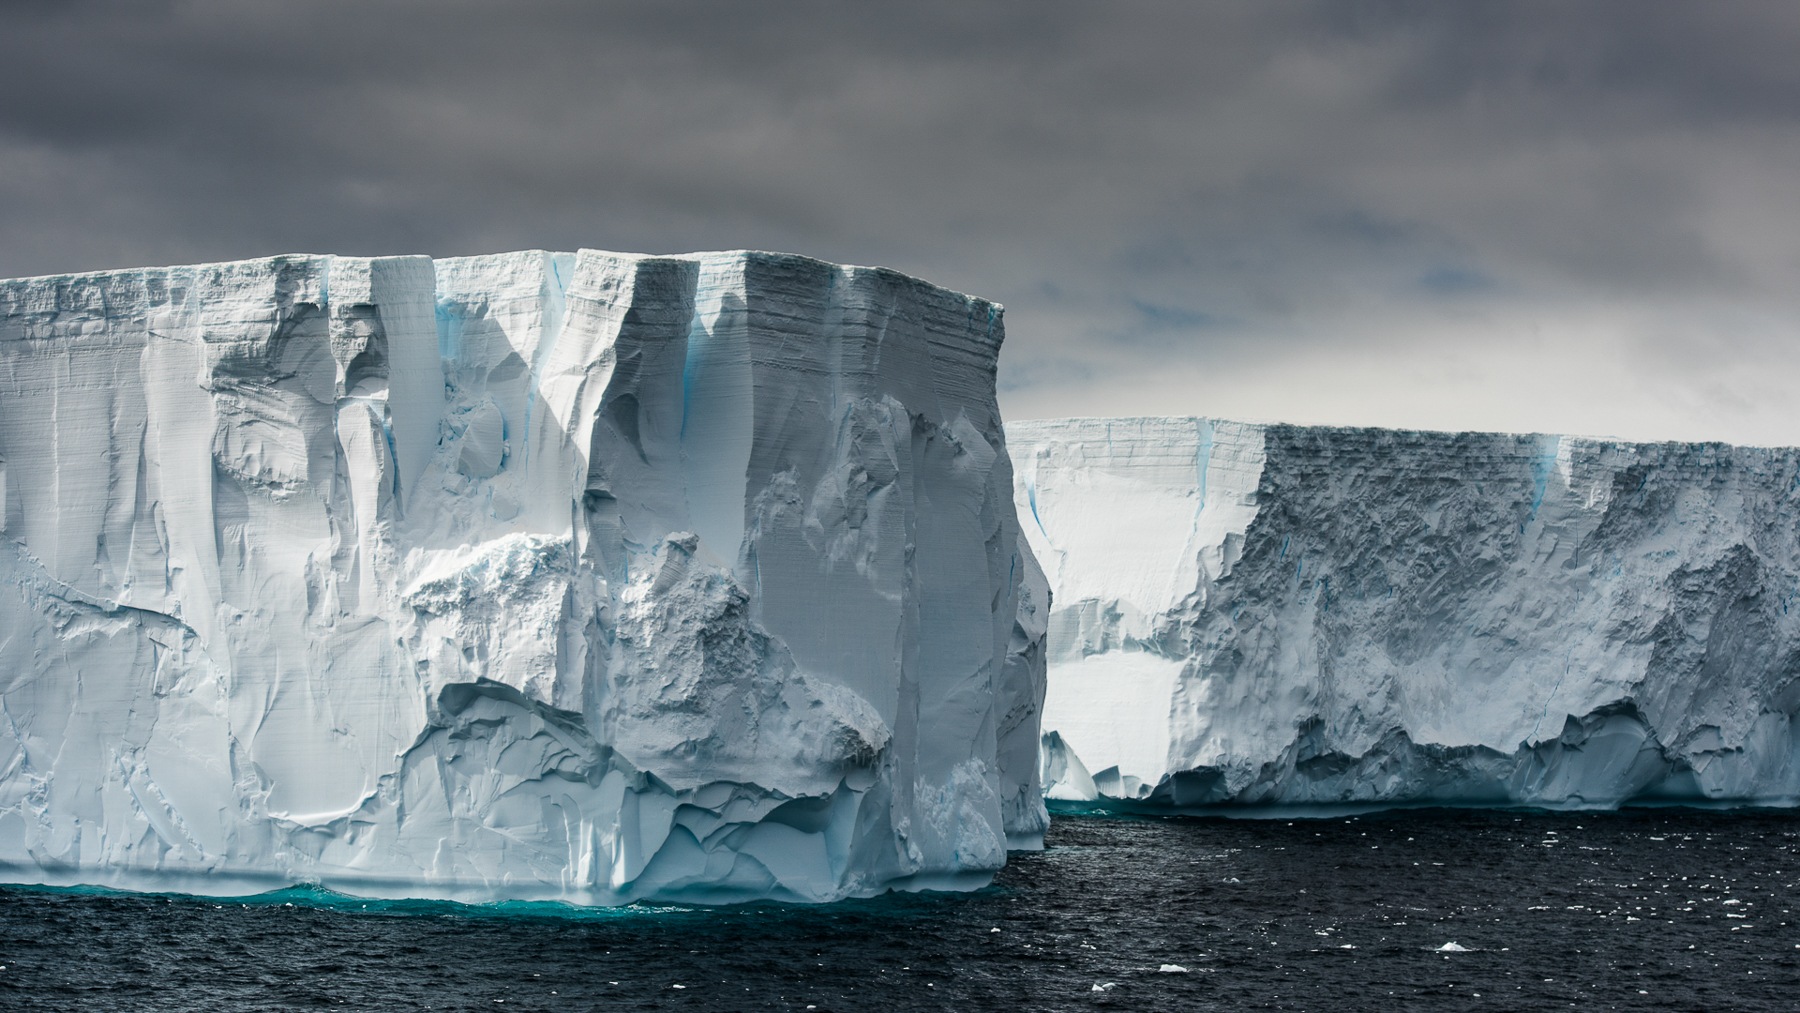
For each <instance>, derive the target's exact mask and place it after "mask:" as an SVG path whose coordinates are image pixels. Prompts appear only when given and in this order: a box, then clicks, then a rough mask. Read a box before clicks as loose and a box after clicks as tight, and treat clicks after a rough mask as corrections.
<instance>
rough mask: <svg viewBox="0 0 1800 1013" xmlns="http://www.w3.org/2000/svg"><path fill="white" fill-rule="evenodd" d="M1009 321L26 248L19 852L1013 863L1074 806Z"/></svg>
mask: <svg viewBox="0 0 1800 1013" xmlns="http://www.w3.org/2000/svg"><path fill="white" fill-rule="evenodd" d="M999 312H1000V311H999V307H997V306H993V305H990V304H988V303H985V302H982V301H980V300H976V299H972V298H969V297H966V296H962V295H958V294H955V293H952V292H947V291H945V290H942V289H938V288H935V287H932V286H929V285H926V284H924V283H922V282H918V281H915V280H913V279H909V278H905V277H903V276H900V275H897V274H895V273H893V272H890V271H884V270H875V269H866V268H842V267H835V266H832V265H827V264H822V263H819V262H816V261H812V260H807V259H804V258H799V257H790V256H781V255H772V254H759V253H722V254H698V255H693V256H686V257H638V256H629V255H620V254H611V253H600V252H595V251H582V252H581V253H578V254H566V253H542V252H526V253H514V254H505V255H499V256H488V257H472V258H464V259H457V260H443V261H437V262H435V263H434V262H433V261H431V260H429V259H426V258H421V257H394V258H380V259H373V260H370V259H360V258H351V257H329V256H290V257H278V258H272V259H267V260H257V261H246V262H241V263H231V264H211V265H201V266H194V267H176V268H166V269H151V270H140V271H118V272H109V273H101V274H91V275H81V276H71V277H53V278H35V279H26V280H21V281H9V282H0V387H3V389H4V393H3V394H0V497H3V501H4V516H3V518H0V523H3V525H4V527H3V531H4V536H5V543H4V549H3V550H0V576H3V582H0V863H4V865H5V866H6V869H7V870H9V871H6V872H5V873H4V875H5V876H6V877H7V878H10V879H13V880H15V881H18V880H26V881H37V882H85V883H100V884H108V885H116V886H124V887H131V888H143V889H178V890H189V891H193V892H201V893H215V894H217V893H230V892H239V891H242V890H245V889H261V888H265V887H266V886H268V885H270V884H272V883H289V882H295V881H304V882H315V883H320V884H322V885H324V886H327V887H332V888H336V889H340V890H344V891H347V892H351V893H362V894H380V895H407V896H444V897H455V898H460V899H468V900H477V901H479V900H489V899H499V898H520V899H546V898H555V899H565V900H570V901H576V902H584V903H616V902H624V901H629V900H633V899H639V898H655V899H665V900H693V901H727V900H739V899H750V898H762V897H769V898H778V899H797V900H828V899H833V898H838V897H844V896H851V895H863V894H869V893H874V892H878V891H881V890H884V889H888V888H891V887H907V886H934V885H952V886H968V885H978V884H980V883H981V882H985V880H986V877H987V876H988V875H989V874H990V873H991V872H992V871H993V870H994V869H995V868H997V867H998V866H999V865H1000V864H1001V863H1002V862H1003V861H1004V858H1005V853H1006V848H1007V845H1008V843H1009V841H1010V842H1011V843H1013V844H1014V845H1029V844H1030V843H1032V842H1033V841H1034V840H1036V839H1037V838H1038V837H1039V835H1040V834H1041V831H1042V829H1043V827H1044V814H1043V805H1042V802H1041V799H1040V791H1039V786H1038V781H1037V770H1038V768H1037V758H1036V757H1037V746H1038V727H1037V709H1038V706H1039V701H1040V700H1041V697H1042V692H1043V653H1042V639H1043V634H1044V624H1045V621H1046V619H1047V616H1046V615H1045V614H1044V611H1045V609H1046V607H1047V592H1046V590H1045V587H1044V584H1043V580H1042V577H1041V574H1040V573H1039V571H1038V570H1037V567H1036V564H1035V562H1034V561H1033V559H1032V557H1031V554H1030V552H1029V550H1028V549H1027V548H1026V547H1025V544H1024V543H1023V541H1021V540H1020V538H1019V530H1018V524H1017V520H1016V518H1015V516H1014V513H1013V509H1012V502H1011V496H1010V488H1011V481H1012V477H1011V469H1010V465H1009V463H1008V457H1007V453H1006V449H1005V445H1004V442H1003V439H1002V435H1001V430H1000V425H999V416H998V411H997V408H996V405H995V400H994V368H995V357H996V355H997V353H998V350H999V345H1000V341H1001V326H1000V319H999Z"/></svg>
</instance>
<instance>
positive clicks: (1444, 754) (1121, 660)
mask: <svg viewBox="0 0 1800 1013" xmlns="http://www.w3.org/2000/svg"><path fill="white" fill-rule="evenodd" d="M1007 435H1008V440H1009V443H1010V445H1011V447H1012V451H1013V460H1014V462H1015V466H1016V468H1017V474H1018V481H1017V487H1016V490H1015V497H1016V502H1017V504H1018V510H1019V515H1020V517H1021V519H1022V522H1023V525H1024V527H1025V531H1026V536H1027V538H1028V539H1029V540H1030V542H1031V544H1032V547H1033V549H1034V550H1035V551H1036V553H1037V555H1038V558H1039V559H1040V560H1041V561H1042V562H1043V564H1044V567H1045V570H1046V572H1047V573H1048V576H1049V578H1050V583H1051V586H1052V588H1053V589H1054V592H1055V611H1054V612H1053V613H1052V615H1051V618H1050V641H1049V651H1050V670H1049V672H1050V674H1049V679H1050V690H1049V695H1048V699H1047V702H1046V705H1045V715H1044V732H1045V738H1044V747H1045V748H1044V763H1045V779H1046V782H1047V785H1046V787H1047V790H1048V792H1049V793H1050V795H1051V797H1053V798H1064V799H1092V798H1096V797H1098V796H1107V797H1112V798H1117V799H1130V800H1143V801H1146V802H1151V803H1167V804H1171V805H1177V806H1210V805H1276V806H1288V805H1294V806H1305V805H1312V804H1338V803H1349V804H1360V803H1393V804H1409V803H1526V804H1534V805H1545V806H1577V807H1579V806H1596V807H1603V806H1613V805H1617V804H1620V803H1622V802H1626V801H1631V800H1650V799H1667V800H1685V801H1715V802H1739V803H1771V804H1794V803H1796V802H1800V724H1797V721H1796V715H1797V714H1800V609H1797V608H1796V607H1795V606H1796V603H1797V601H1800V451H1796V450H1792V449H1782V450H1769V449H1755V448H1746V447H1729V446H1724V445H1720V444H1694V445H1686V444H1646V445H1633V444H1626V443H1613V442H1604V441H1596V440H1585V439H1571V438H1564V437H1555V436H1512V435H1494V434H1472V433H1462V434H1448V433H1417V432H1390V431H1383V430H1372V429H1325V428H1302V427H1294V426H1257V425H1245V424H1239V423H1232V422H1215V421H1210V420H1206V419H1113V420H1107V419H1071V420H1059V421H1048V422H1021V423H1014V424H1012V425H1010V426H1008V427H1007Z"/></svg>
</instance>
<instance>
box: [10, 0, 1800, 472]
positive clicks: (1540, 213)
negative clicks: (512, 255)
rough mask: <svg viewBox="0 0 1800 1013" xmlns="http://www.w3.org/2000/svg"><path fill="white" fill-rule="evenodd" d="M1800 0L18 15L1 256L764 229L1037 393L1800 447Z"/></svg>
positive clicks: (492, 245)
mask: <svg viewBox="0 0 1800 1013" xmlns="http://www.w3.org/2000/svg"><path fill="white" fill-rule="evenodd" d="M1797 53H1800V3H1791V2H1787V0H1779V2H1769V3H1699V2H1682V3H1659V2H1636V3H1623V2H1600V3H1591V4H1584V3H1576V2H1547V3H1478V2H1458V3H1417V4H1414V3H1355V2H1342V0H1324V2H1319V3H1306V2H1291V3H1289V2H1274V3H1268V2H1255V3H1251V2H1245V3H1231V4H1225V3H1221V4H1201V3H1175V4H1168V5H1158V4H1150V3H1132V4H1100V3H1066V4H1065V3H1047V2H1041V0H1037V2H1020V3H992V4H980V3H972V2H969V0H962V2H950V3H942V4H938V3H910V2H909V3H889V4H880V5H877V4H862V3H818V4H810V3H767V4H761V3H737V4H730V3H724V2H718V3H704V4H683V3H666V2H664V3H645V4H641V5H640V4H602V3H593V2H587V0H569V2H562V3H549V2H546V3H533V2H509V3H499V2H491V0H429V2H426V0H418V2H378V0H357V2H345V3H326V2H310V0H308V2H302V0H272V2H260V0H203V2H180V3H177V2H148V0H133V2H130V3H123V2H121V3H117V4H107V3H86V2H71V0H42V2H39V0H4V2H0V94H4V95H5V96H6V99H5V101H4V102H0V237H3V239H0V276H21V275H36V274H50V273H60V272H67V271H85V270H95V269H101V268H111V267H129V266H140V265H146V264H167V263H183V262H191V261H202V260H223V259H235V258H243V257H254V256H262V255H266V254H272V253H280V252H301V251H303V252H320V253H367V254H383V253H429V254H432V255H435V256H450V255H461V254H470V253H482V252H494V251H501V250H510V249H519V248H531V247H544V248H552V249H575V248H578V247H583V246H588V247H597V248H603V249H615V250H631V251H641V252H685V251H690V250H700V249H735V248H744V247H749V248H762V249H777V250H789V251H794V252H799V253H805V254H809V255H812V256H815V257H820V258H823V259H827V260H836V261H844V262H850V263H861V264H883V265H887V266H890V267H894V268H898V269H900V270H902V271H906V272H909V273H912V274H917V275H920V276H922V277H925V278H928V279H930V280H932V281H935V282H937V283H939V284H943V285H946V286H949V287H952V288H957V289H961V290H964V291H968V292H973V293H975V294H978V295H981V296H985V297H988V298H991V299H996V300H999V301H1001V302H1003V303H1005V304H1006V306H1007V331H1008V343H1007V347H1006V350H1005V353H1004V354H1003V356H1002V362H1001V375H1000V381H1001V404H1002V408H1003V409H1004V410H1005V412H1006V413H1007V414H1008V416H1009V417H1044V416H1054V415H1104V414H1206V415H1215V416H1222V417H1233V418H1250V419H1273V420H1284V421H1296V422H1319V423H1349V424H1374V425H1394V426H1407V427H1422V428H1450V429H1461V428H1480V429H1508V430H1535V431H1551V432H1575V433H1588V434H1602V435H1618V436H1624V437H1628V438H1645V439H1660V438H1675V439H1726V440H1734V441H1738V442H1757V443H1778V444H1796V443H1800V397H1796V396H1794V395H1793V394H1792V393H1791V388H1792V387H1794V386H1795V384H1796V381H1797V380H1800V58H1796V55H1795V54H1797Z"/></svg>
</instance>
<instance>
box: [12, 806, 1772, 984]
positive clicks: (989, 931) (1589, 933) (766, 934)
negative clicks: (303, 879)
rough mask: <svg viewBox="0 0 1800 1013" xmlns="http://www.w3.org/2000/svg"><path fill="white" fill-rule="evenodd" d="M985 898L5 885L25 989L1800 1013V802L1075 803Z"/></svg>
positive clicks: (16, 980)
mask: <svg viewBox="0 0 1800 1013" xmlns="http://www.w3.org/2000/svg"><path fill="white" fill-rule="evenodd" d="M1048 844H1049V847H1048V848H1047V849H1046V850H1045V851H1043V852H1041V853H1037V854H1027V855H1015V856H1014V858H1013V861H1012V862H1011V863H1010V864H1009V865H1008V867H1007V869H1006V870H1005V872H1004V873H1002V875H1001V876H1000V877H999V879H998V880H997V881H996V882H995V884H994V885H993V886H992V887H990V888H988V889H986V890H983V891H981V892H980V893H977V894H974V895H942V894H921V895H894V896H887V897H883V898H879V899H876V900H871V901H861V902H849V903H842V904H834V905H828V906H823V907H789V906H777V905H750V906H743V907H731V908H722V909H721V908H713V909H695V908H676V907H656V908H644V907H635V908H628V909H619V910H607V911H578V910H572V909H564V908H551V907H544V906H511V907H503V908H479V907H475V908H472V907H465V906H459V905H450V904H433V903H410V902H409V903H398V904H395V903H384V904H376V903H367V902H363V901H358V900H354V899H350V898H343V897H335V896H331V895H325V894H319V893H316V892H308V891H304V890H293V891H285V892H283V893H280V894H270V895H264V896H261V897H257V898H249V899H246V900H243V901H230V902H220V901H214V900H204V899H196V898H190V897H174V896H145V895H123V894H109V893H96V892H91V891H79V890H47V889H35V888H26V887H5V888H0V965H4V966H3V967H0V1008H4V1009H8V1010H21V1011H23V1010H68V1009H105V1010H118V1011H135V1010H177V1009H196V1010H198V1009H205V1010H292V1009H311V1008H331V1007H345V1008H354V1009H426V1010H478V1009H479V1010H497V1009H498V1010H588V1009H600V1008H604V1009H608V1010H614V1009H698V1010H739V1009H794V1010H806V1009H817V1010H888V1009H899V1010H904V1009H922V1010H923V1009H957V1010H970V1009H995V1010H1065V1009H1107V1008H1113V1009H1189V1010H1215V1009H1216V1010H1260V1009H1268V1010H1331V1011H1342V1010H1383V1011H1391V1010H1408V1009H1418V1010H1426V1009H1444V1008H1457V1009H1481V1008H1491V1009H1496V1010H1501V1009H1507V1010H1511V1009H1551V1008H1565V1009H1566V1008H1575V1009H1582V1010H1614V1009H1617V1010H1649V1009H1716V1010H1727V1009H1729V1010H1791V1009H1793V1008H1795V1005H1794V1004H1795V1002H1796V996H1797V995H1800V919H1797V918H1796V915H1795V908H1796V907H1797V906H1800V815H1796V814H1793V813H1783V812H1699V811H1692V810H1675V809H1663V810H1633V811H1627V812H1623V813H1604V814H1602V813H1579V814H1556V813H1536V812H1513V811H1472V810H1471V811H1456V810H1418V811H1408V812H1390V813H1379V814H1371V815H1364V816H1359V817H1338V818H1331V819H1294V820H1230V819H1221V818H1206V817H1166V818H1154V817H1152V818H1145V817H1125V816H1101V815H1081V814H1070V813H1061V814H1058V816H1057V819H1056V820H1055V823H1054V826H1053V828H1052V830H1051V833H1050V835H1049V840H1048Z"/></svg>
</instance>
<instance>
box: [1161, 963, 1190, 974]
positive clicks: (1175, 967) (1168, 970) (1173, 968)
mask: <svg viewBox="0 0 1800 1013" xmlns="http://www.w3.org/2000/svg"><path fill="white" fill-rule="evenodd" d="M1156 970H1157V971H1158V972H1159V973H1162V974H1186V973H1188V969H1187V968H1185V967H1182V966H1181V965H1180V964H1164V965H1163V966H1161V967H1159V968H1157V969H1156Z"/></svg>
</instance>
